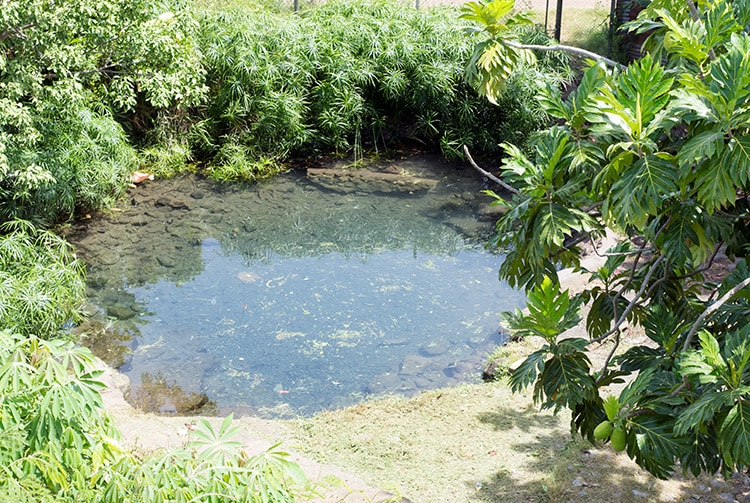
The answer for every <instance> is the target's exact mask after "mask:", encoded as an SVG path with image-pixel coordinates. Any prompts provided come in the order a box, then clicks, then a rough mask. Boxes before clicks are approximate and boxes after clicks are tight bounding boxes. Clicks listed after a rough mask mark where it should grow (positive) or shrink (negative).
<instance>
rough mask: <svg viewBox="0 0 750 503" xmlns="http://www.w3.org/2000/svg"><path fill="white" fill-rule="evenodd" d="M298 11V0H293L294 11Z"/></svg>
mask: <svg viewBox="0 0 750 503" xmlns="http://www.w3.org/2000/svg"><path fill="white" fill-rule="evenodd" d="M297 11H299V0H294V12H297Z"/></svg>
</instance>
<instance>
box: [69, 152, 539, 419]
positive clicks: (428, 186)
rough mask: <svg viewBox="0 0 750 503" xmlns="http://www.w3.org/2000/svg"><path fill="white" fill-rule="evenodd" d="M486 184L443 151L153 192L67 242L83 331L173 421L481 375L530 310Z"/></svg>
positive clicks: (305, 409) (355, 397) (137, 398)
mask: <svg viewBox="0 0 750 503" xmlns="http://www.w3.org/2000/svg"><path fill="white" fill-rule="evenodd" d="M481 183H482V181H481V179H480V177H479V176H478V175H477V174H476V173H475V172H473V171H470V170H467V169H466V168H462V167H459V166H455V165H450V164H448V163H446V162H444V161H442V160H440V159H438V158H433V157H429V156H428V157H416V158H404V159H399V160H396V161H389V162H382V163H380V164H377V165H375V166H370V167H368V169H365V170H354V169H348V170H336V171H331V170H329V169H319V170H312V169H311V170H309V174H308V175H307V176H306V174H305V173H300V172H293V173H290V174H287V175H282V176H279V177H276V178H274V179H273V180H270V181H267V182H263V183H260V184H256V185H250V186H236V185H235V186H219V185H216V184H213V183H210V182H207V181H204V180H199V179H195V178H189V177H188V178H182V179H177V180H168V181H158V182H146V183H145V184H143V185H139V186H138V187H137V188H134V189H131V191H130V193H129V204H124V205H122V206H121V207H120V208H119V209H118V210H117V211H114V212H112V213H111V214H109V215H101V216H94V217H93V218H90V219H85V220H82V221H80V222H78V223H77V224H75V225H74V226H73V227H72V228H71V229H70V231H69V233H68V236H67V237H68V239H70V240H71V242H73V243H74V245H75V246H76V250H77V254H78V256H79V257H81V258H83V259H84V260H85V262H86V263H87V275H88V285H89V292H88V294H89V300H90V306H89V310H90V311H91V314H92V315H93V316H92V318H91V320H89V321H88V322H86V323H85V324H84V326H82V327H78V328H77V330H79V331H82V332H85V333H86V334H87V335H86V339H85V340H86V343H87V344H88V345H89V346H90V347H92V349H94V351H95V352H96V353H97V354H98V355H100V356H101V357H103V358H104V359H105V361H108V362H109V363H110V364H112V365H115V366H117V367H118V368H119V369H120V371H121V372H123V373H124V374H126V375H127V376H128V377H129V378H130V382H131V390H130V394H129V397H128V399H129V401H131V403H133V404H134V405H136V406H138V407H141V408H143V409H145V410H151V411H157V412H164V413H181V414H186V413H210V412H221V413H226V412H229V411H234V412H236V413H242V414H255V415H262V416H268V417H285V416H293V415H300V414H311V413H314V412H316V411H319V410H322V409H327V408H337V407H342V406H346V405H351V404H353V403H356V402H357V401H360V400H362V399H364V398H366V397H367V396H370V395H377V394H382V393H403V394H407V395H411V394H414V393H417V392H419V391H420V390H423V389H430V388H436V387H443V386H450V385H453V384H456V383H458V382H465V381H474V380H477V379H478V378H479V375H480V373H481V367H482V363H483V360H484V358H485V357H486V355H487V353H488V352H489V351H491V350H492V348H493V347H494V346H495V345H496V344H498V343H499V342H500V341H501V336H500V335H499V334H498V323H499V315H498V313H499V312H500V311H503V310H507V309H512V308H514V307H516V306H520V305H521V304H522V303H523V300H524V297H523V295H522V293H519V292H516V291H514V290H512V289H511V288H509V287H508V286H506V285H504V284H502V283H500V282H499V281H498V279H497V269H498V267H499V264H500V260H501V257H499V256H497V255H495V254H493V253H491V252H489V251H487V250H485V249H484V246H483V245H484V243H485V242H486V240H487V237H488V236H489V234H490V233H491V232H492V229H493V223H494V221H495V219H496V217H497V214H496V212H495V211H494V208H490V207H489V206H488V204H489V198H487V197H485V196H483V195H481V194H480V190H481V188H482V186H481Z"/></svg>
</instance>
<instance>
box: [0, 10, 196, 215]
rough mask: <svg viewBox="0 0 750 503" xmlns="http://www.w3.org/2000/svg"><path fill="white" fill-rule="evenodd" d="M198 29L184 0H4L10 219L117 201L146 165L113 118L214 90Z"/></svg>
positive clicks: (1, 87) (2, 67)
mask: <svg viewBox="0 0 750 503" xmlns="http://www.w3.org/2000/svg"><path fill="white" fill-rule="evenodd" d="M175 13H178V14H175ZM194 29H195V22H194V21H193V19H192V17H191V16H190V13H189V12H188V11H186V10H184V8H183V6H181V5H179V4H178V3H177V2H155V1H152V0H136V1H133V2H121V1H117V0H104V1H98V2H93V1H83V2H63V3H61V4H59V5H58V4H56V3H50V2H46V1H44V0H23V1H8V2H3V8H2V9H1V10H0V219H1V220H7V219H9V218H13V217H20V218H25V219H31V220H35V221H40V222H46V223H53V222H55V221H56V220H57V219H59V218H61V217H62V218H67V217H68V216H70V215H72V213H73V212H74V210H76V209H82V210H95V209H101V208H105V207H107V206H108V205H110V204H111V203H112V201H113V199H114V198H117V197H118V196H119V195H120V194H121V193H122V191H123V189H124V187H125V186H126V181H127V174H128V173H129V172H130V171H132V170H133V169H134V167H135V166H136V160H135V154H134V152H133V150H132V148H131V147H130V146H129V144H128V141H127V139H126V137H125V135H124V134H123V132H122V129H121V127H120V125H118V123H117V122H116V121H115V120H114V116H115V115H117V116H118V117H119V118H124V117H139V116H142V115H144V112H143V111H142V110H151V109H155V108H166V107H180V106H186V105H190V104H195V103H197V102H199V101H200V100H201V99H202V98H203V95H204V88H203V70H202V67H201V66H200V59H199V57H198V53H197V51H196V50H195V45H194V37H193V35H192V32H193V31H194ZM136 108H138V109H139V110H140V111H141V112H140V114H133V112H134V110H135V109H136ZM122 114H128V115H126V116H123V115H122Z"/></svg>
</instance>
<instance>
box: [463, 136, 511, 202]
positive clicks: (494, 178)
mask: <svg viewBox="0 0 750 503" xmlns="http://www.w3.org/2000/svg"><path fill="white" fill-rule="evenodd" d="M464 154H466V158H467V159H468V160H469V164H471V167H472V168H474V169H476V170H477V171H479V172H480V173H482V175H484V176H486V177H487V178H489V179H490V180H492V181H493V182H495V183H496V184H498V185H500V186H501V187H502V188H504V189H505V190H507V191H508V192H510V193H511V194H515V195H517V196H521V195H524V194H523V193H522V192H521V191H520V190H518V189H517V188H515V187H513V186H511V185H508V184H507V183H505V182H504V181H502V180H501V179H499V178H498V177H496V176H495V175H493V174H492V173H490V172H489V171H485V170H483V169H482V168H480V167H479V165H478V164H477V163H476V162H474V159H473V158H472V157H471V154H470V153H469V147H467V146H466V145H464Z"/></svg>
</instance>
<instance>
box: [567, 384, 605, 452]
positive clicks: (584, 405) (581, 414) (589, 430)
mask: <svg viewBox="0 0 750 503" xmlns="http://www.w3.org/2000/svg"><path fill="white" fill-rule="evenodd" d="M606 418H607V416H606V414H605V413H604V410H603V407H602V399H601V398H600V397H599V395H596V396H595V397H592V398H587V399H585V400H584V401H582V402H581V403H579V404H576V406H575V408H574V409H573V410H572V414H571V416H570V429H571V431H576V430H577V431H579V432H581V435H583V436H584V437H586V439H588V441H589V442H591V443H592V444H594V443H596V438H594V429H595V428H596V427H597V425H598V424H599V423H601V422H602V421H604V420H605V419H606Z"/></svg>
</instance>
